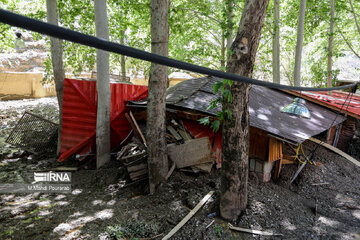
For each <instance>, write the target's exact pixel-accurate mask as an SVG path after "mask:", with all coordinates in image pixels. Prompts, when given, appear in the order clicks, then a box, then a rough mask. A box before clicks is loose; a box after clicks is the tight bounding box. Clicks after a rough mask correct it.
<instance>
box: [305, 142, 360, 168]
mask: <svg viewBox="0 0 360 240" xmlns="http://www.w3.org/2000/svg"><path fill="white" fill-rule="evenodd" d="M309 140H310V141H312V142H315V143H317V144H320V145H321V146H323V147H326V148H327V149H330V150H331V151H333V152H335V153H337V154H339V155H340V156H342V157H344V158H345V159H347V160H349V161H350V162H352V163H353V164H355V165H356V166H358V167H360V162H359V161H358V160H356V159H355V158H353V157H351V156H350V155H348V154H346V153H344V152H343V151H341V150H340V149H338V148H336V147H334V146H331V145H330V144H327V143H325V142H323V141H320V140H318V139H316V138H309Z"/></svg>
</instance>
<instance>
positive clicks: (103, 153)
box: [95, 0, 111, 168]
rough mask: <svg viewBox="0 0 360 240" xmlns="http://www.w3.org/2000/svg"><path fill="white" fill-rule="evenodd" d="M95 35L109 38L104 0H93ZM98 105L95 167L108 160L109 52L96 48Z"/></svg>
mask: <svg viewBox="0 0 360 240" xmlns="http://www.w3.org/2000/svg"><path fill="white" fill-rule="evenodd" d="M95 26H96V36H97V37H99V38H103V39H106V40H108V39H109V27H108V21H107V12H106V0H95ZM96 71H97V85H96V86H97V92H98V107H97V119H96V167H97V168H100V167H101V166H103V165H104V164H106V163H107V162H108V161H110V98H111V92H110V77H109V53H108V52H106V51H103V50H99V49H97V50H96Z"/></svg>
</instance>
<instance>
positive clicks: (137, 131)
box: [125, 111, 146, 147]
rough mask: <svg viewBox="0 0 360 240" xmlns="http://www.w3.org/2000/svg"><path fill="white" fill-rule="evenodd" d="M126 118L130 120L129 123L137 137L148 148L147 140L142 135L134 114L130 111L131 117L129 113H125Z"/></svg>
mask: <svg viewBox="0 0 360 240" xmlns="http://www.w3.org/2000/svg"><path fill="white" fill-rule="evenodd" d="M125 117H126V119H127V120H128V122H129V123H130V125H131V127H132V129H133V130H134V133H135V134H136V136H137V137H138V138H139V139H140V140H141V141H142V142H143V144H144V145H145V147H146V140H145V137H144V135H143V134H142V132H141V130H140V127H139V125H138V124H137V122H136V120H135V118H134V116H133V114H132V113H131V111H130V115H129V114H128V113H125Z"/></svg>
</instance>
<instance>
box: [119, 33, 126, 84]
mask: <svg viewBox="0 0 360 240" xmlns="http://www.w3.org/2000/svg"><path fill="white" fill-rule="evenodd" d="M124 43H125V31H124V30H122V31H121V32H120V44H121V45H124ZM120 68H121V81H126V67H125V56H124V55H120Z"/></svg>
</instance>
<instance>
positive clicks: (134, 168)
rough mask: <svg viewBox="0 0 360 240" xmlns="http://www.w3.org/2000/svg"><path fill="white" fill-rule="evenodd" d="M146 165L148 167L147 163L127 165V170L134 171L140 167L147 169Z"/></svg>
mask: <svg viewBox="0 0 360 240" xmlns="http://www.w3.org/2000/svg"><path fill="white" fill-rule="evenodd" d="M147 167H148V165H147V163H141V164H139V165H135V166H131V167H127V170H128V172H135V171H139V170H142V169H147Z"/></svg>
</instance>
